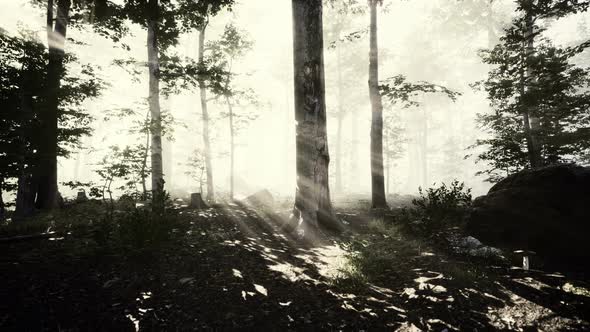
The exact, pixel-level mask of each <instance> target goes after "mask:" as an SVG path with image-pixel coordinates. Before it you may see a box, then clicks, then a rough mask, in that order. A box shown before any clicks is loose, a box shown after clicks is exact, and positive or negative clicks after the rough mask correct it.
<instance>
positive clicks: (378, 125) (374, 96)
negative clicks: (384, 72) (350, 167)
mask: <svg viewBox="0 0 590 332" xmlns="http://www.w3.org/2000/svg"><path fill="white" fill-rule="evenodd" d="M377 3H378V1H377V0H369V6H370V11H371V27H370V51H369V96H370V98H371V114H372V117H371V193H372V201H373V204H372V205H373V208H386V207H387V202H386V200H385V184H384V176H383V104H382V102H381V95H380V94H379V49H378V46H377Z"/></svg>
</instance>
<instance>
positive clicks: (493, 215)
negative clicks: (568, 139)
mask: <svg viewBox="0 0 590 332" xmlns="http://www.w3.org/2000/svg"><path fill="white" fill-rule="evenodd" d="M589 226H590V168H588V167H581V166H576V165H571V164H568V165H556V166H549V167H545V168H541V169H537V170H527V171H522V172H520V173H517V174H514V175H511V176H509V177H507V178H506V179H504V180H502V181H500V182H499V183H497V184H496V185H494V186H493V187H492V188H491V189H490V191H489V192H488V194H487V195H485V196H481V197H478V198H477V199H475V200H474V201H473V207H472V210H471V212H470V215H469V217H468V222H467V231H468V233H469V234H471V235H474V236H475V237H476V238H478V239H480V240H481V241H483V242H484V243H486V244H490V245H493V246H498V247H503V248H511V249H524V250H530V251H535V252H536V253H537V254H538V255H539V256H540V257H542V258H543V259H544V260H545V261H547V262H552V263H560V264H561V265H563V266H567V267H573V268H577V267H582V265H590V264H588V263H587V262H586V261H588V257H589V255H590V241H588V235H589V233H588V230H589V229H590V227H589ZM584 269H585V270H586V269H587V268H584Z"/></svg>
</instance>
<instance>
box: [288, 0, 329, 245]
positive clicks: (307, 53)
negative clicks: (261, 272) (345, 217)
mask: <svg viewBox="0 0 590 332" xmlns="http://www.w3.org/2000/svg"><path fill="white" fill-rule="evenodd" d="M292 5H293V51H294V54H293V64H294V86H295V95H294V96H295V120H296V123H297V126H296V144H295V149H296V156H297V161H296V168H297V190H296V193H295V206H294V208H293V217H294V219H295V220H296V221H297V223H298V225H297V232H298V234H299V236H305V237H313V233H314V232H315V231H317V230H318V228H319V226H320V225H322V226H327V227H334V228H338V227H339V225H340V224H339V223H338V221H337V220H336V219H335V217H334V214H333V213H332V203H331V201H330V188H329V181H328V165H329V163H330V156H329V152H328V136H327V132H326V101H325V85H324V55H323V50H324V41H323V34H322V0H292ZM308 233H309V234H308Z"/></svg>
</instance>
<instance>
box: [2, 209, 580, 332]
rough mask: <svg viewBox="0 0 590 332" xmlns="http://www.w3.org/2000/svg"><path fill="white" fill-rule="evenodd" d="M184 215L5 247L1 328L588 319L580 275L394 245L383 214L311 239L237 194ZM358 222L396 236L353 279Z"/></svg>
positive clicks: (507, 323)
mask: <svg viewBox="0 0 590 332" xmlns="http://www.w3.org/2000/svg"><path fill="white" fill-rule="evenodd" d="M180 213H182V214H183V215H188V216H190V219H189V221H188V222H187V223H188V225H187V229H186V230H183V231H182V232H181V231H177V232H173V234H174V236H175V237H174V238H173V240H172V242H171V243H170V244H169V245H166V246H163V247H162V248H160V249H158V250H157V251H156V252H152V253H149V254H142V255H139V256H133V255H122V254H121V253H111V254H108V255H106V256H105V254H104V253H103V254H99V255H96V256H93V255H92V254H86V253H78V252H76V251H74V253H75V254H72V247H70V246H77V245H78V244H76V243H77V242H75V240H76V238H75V234H74V235H72V236H71V237H68V238H66V240H64V241H42V242H36V243H35V244H34V245H33V244H29V243H14V244H10V245H5V246H4V247H2V250H3V252H4V259H3V260H2V261H0V264H1V265H2V266H1V267H2V268H4V269H5V270H6V269H10V270H12V271H13V273H10V274H3V275H2V276H1V277H0V282H2V284H3V285H6V287H4V288H3V290H2V293H1V294H0V296H2V297H3V298H18V299H20V300H19V301H20V302H19V303H16V304H15V305H12V306H11V307H5V308H1V309H2V310H0V312H2V313H3V312H6V314H4V316H3V317H0V327H2V330H10V329H11V328H12V327H20V329H21V330H22V329H25V330H26V329H29V330H38V329H39V328H40V327H43V326H49V327H50V329H51V328H54V327H57V326H60V328H68V327H71V326H78V327H80V325H79V322H80V321H84V322H86V324H87V325H84V326H82V327H81V328H82V329H85V330H94V329H97V328H98V329H108V330H118V331H119V330H120V331H125V330H128V331H135V330H140V331H161V330H193V329H237V328H240V329H251V328H257V329H263V330H264V329H277V328H281V327H283V328H286V329H288V330H308V329H331V330H337V329H353V330H358V329H369V328H371V329H382V328H384V327H386V328H389V329H399V330H401V331H420V330H422V331H427V330H428V331H430V330H437V331H442V330H444V329H447V330H448V331H453V330H466V329H467V330H473V329H478V330H480V331H481V330H491V329H508V330H523V329H526V328H529V327H538V328H541V329H545V330H554V329H555V328H556V327H559V328H564V329H567V328H570V329H571V330H580V329H583V328H586V327H588V317H587V313H588V312H590V310H586V309H588V308H589V307H588V303H589V300H590V298H589V297H588V293H587V290H586V289H587V288H586V287H585V285H584V284H583V283H580V282H579V281H577V280H570V279H568V278H567V277H565V276H564V275H562V274H558V273H556V274H550V273H542V272H540V271H534V270H530V271H525V270H523V269H509V268H501V267H492V266H486V265H485V264H484V265H482V264H479V263H473V262H468V261H464V260H462V259H461V258H460V257H452V256H448V255H446V254H444V253H441V252H437V251H436V250H434V249H432V248H426V247H424V246H414V245H411V244H408V243H411V242H410V241H405V242H403V243H400V244H399V248H398V247H397V246H398V244H397V242H396V241H400V240H399V239H398V237H397V235H396V234H394V233H388V234H385V235H386V236H387V237H383V234H381V233H371V232H374V230H375V229H378V228H380V227H382V226H383V221H382V220H383V218H384V217H383V216H381V217H379V216H374V215H371V214H368V213H366V212H362V211H356V212H355V211H346V212H344V213H346V214H345V216H346V218H347V221H348V222H350V227H349V228H350V229H349V231H347V233H345V234H344V235H341V236H336V235H333V236H332V235H330V236H326V237H325V238H324V239H322V241H321V242H320V243H316V244H315V245H309V244H307V243H301V242H298V241H297V239H296V238H294V237H293V234H292V232H289V231H286V230H285V228H284V227H283V226H284V225H285V220H286V219H288V216H287V215H286V214H285V213H275V212H272V210H270V209H256V208H253V207H248V206H244V205H241V204H234V205H223V206H221V207H216V208H209V209H205V210H190V209H186V208H182V209H181V211H180ZM363 232H369V234H373V236H378V237H380V238H381V239H385V240H387V241H389V242H388V243H391V245H392V248H393V249H396V248H398V249H396V250H398V254H394V256H393V257H392V260H391V261H386V262H382V263H380V264H381V265H380V266H381V267H380V268H381V270H379V271H380V272H379V276H380V277H379V278H375V279H372V280H365V279H362V278H361V277H360V276H359V277H358V278H361V279H358V280H357V279H354V278H353V279H350V278H351V277H354V276H355V275H354V274H352V275H351V274H350V271H349V269H350V266H349V265H348V262H349V256H348V255H349V252H348V251H347V249H346V243H347V242H348V241H349V240H350V239H351V238H354V237H356V236H357V235H358V234H360V233H363ZM44 255H49V256H44ZM65 257H68V258H67V259H65ZM346 271H348V272H346ZM355 278H356V277H355ZM17 308H19V310H17ZM20 308H22V310H21V309H20ZM25 316H26V317H35V318H34V319H28V320H27V319H24V317H25ZM84 327H87V329H86V328H84Z"/></svg>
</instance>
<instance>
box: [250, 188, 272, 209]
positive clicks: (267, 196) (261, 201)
mask: <svg viewBox="0 0 590 332" xmlns="http://www.w3.org/2000/svg"><path fill="white" fill-rule="evenodd" d="M246 202H247V203H248V204H251V205H253V206H256V207H261V208H272V207H274V205H275V200H274V198H273V196H272V194H271V193H270V191H268V190H266V189H263V190H260V191H257V192H255V193H254V194H252V195H250V196H248V197H246Z"/></svg>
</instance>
